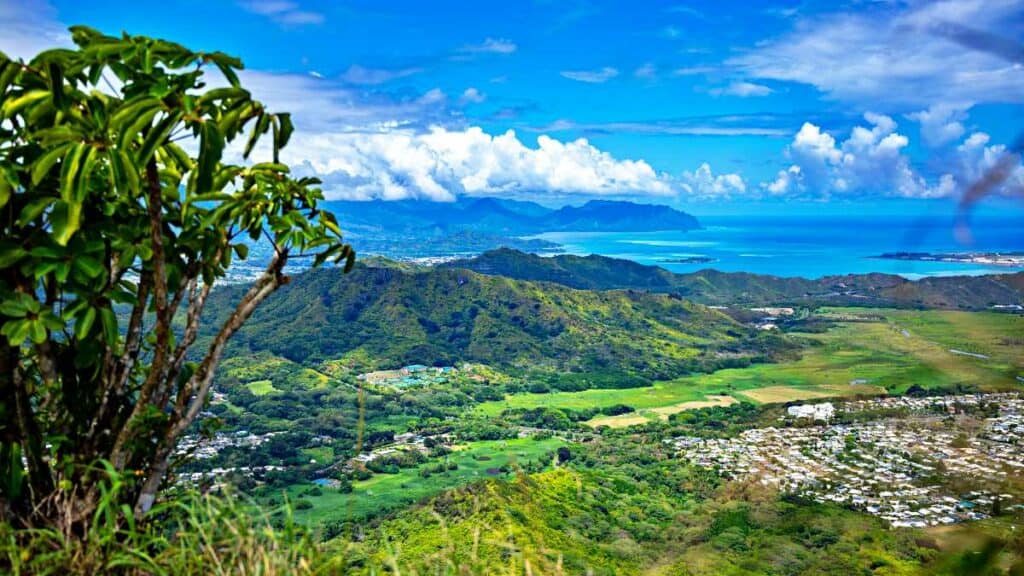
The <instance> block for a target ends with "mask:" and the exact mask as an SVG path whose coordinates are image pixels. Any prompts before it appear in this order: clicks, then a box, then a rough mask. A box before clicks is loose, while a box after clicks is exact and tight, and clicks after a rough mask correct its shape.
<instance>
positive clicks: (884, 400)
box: [839, 392, 1024, 417]
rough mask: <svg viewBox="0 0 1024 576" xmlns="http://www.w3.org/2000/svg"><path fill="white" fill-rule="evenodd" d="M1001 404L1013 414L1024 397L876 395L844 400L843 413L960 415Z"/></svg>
mask: <svg viewBox="0 0 1024 576" xmlns="http://www.w3.org/2000/svg"><path fill="white" fill-rule="evenodd" d="M993 405H994V406H998V407H999V411H1000V413H1001V414H1003V415H1005V416H1006V417H1011V416H1012V415H1014V414H1019V413H1021V412H1022V411H1024V398H1022V397H1021V395H1020V394H1019V393H1017V392H1005V393H996V394H956V395H950V396H925V397H914V396H876V397H873V398H866V399H863V400H851V401H848V402H843V403H842V404H841V405H840V407H839V411H840V412H846V413H857V412H865V411H872V410H906V411H907V412H910V413H936V412H945V413H949V414H956V413H960V412H966V411H971V410H975V409H978V408H980V407H982V406H993Z"/></svg>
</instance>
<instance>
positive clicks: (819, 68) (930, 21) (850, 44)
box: [727, 0, 1024, 109]
mask: <svg viewBox="0 0 1024 576" xmlns="http://www.w3.org/2000/svg"><path fill="white" fill-rule="evenodd" d="M895 6H899V7H906V6H909V7H906V8H894V7H895ZM1022 6H1024V5H1022V4H1021V3H1020V1H1019V0H944V1H940V2H908V3H899V4H897V3H884V4H883V3H879V4H876V5H875V7H873V8H871V9H869V10H868V11H867V12H863V13H859V14H846V13H842V14H831V15H825V16H820V17H813V18H810V19H803V20H800V21H798V22H797V24H796V25H795V27H794V28H793V30H792V32H789V33H787V34H785V35H783V36H781V37H779V38H776V39H774V40H771V41H768V42H765V43H763V44H761V45H759V46H758V47H756V48H754V49H752V50H751V51H750V52H748V53H747V54H744V55H741V56H738V57H736V58H733V59H731V60H729V61H728V62H727V63H728V64H730V65H733V66H737V67H739V68H740V69H741V70H743V71H745V72H747V73H748V74H749V75H751V76H752V77H756V78H768V79H773V80H784V81H793V82H800V83H804V84H810V85H812V86H815V87H816V88H818V89H819V90H821V91H822V92H824V93H826V94H828V95H829V96H831V97H833V98H836V99H840V100H846V101H853V102H858V103H864V104H868V105H870V106H872V107H875V108H878V107H888V108H891V109H906V107H908V106H909V107H914V108H916V109H921V108H925V107H928V106H931V105H933V104H935V103H937V102H945V103H956V104H958V105H961V106H969V105H971V104H973V103H979V102H1001V101H1011V102H1020V101H1021V99H1022V95H1024V74H1022V73H1021V70H1020V68H1019V66H1015V65H1014V64H1012V63H1010V62H1008V61H1006V60H1004V59H1002V58H1000V57H998V56H996V55H993V54H990V53H988V52H984V51H978V50H972V49H970V48H967V47H965V46H963V45H961V44H959V43H957V42H956V41H954V40H953V39H952V38H951V37H950V34H943V33H942V31H943V30H944V29H945V28H948V27H949V26H950V23H958V24H959V23H970V26H971V27H972V28H975V29H979V30H988V31H996V32H997V33H1000V31H1002V33H1003V34H1004V35H1008V36H1010V37H1014V34H1013V33H1012V30H1011V31H1009V32H1007V31H1006V26H1007V24H1008V23H1011V22H1014V21H1019V16H1020V14H1021V11H1022Z"/></svg>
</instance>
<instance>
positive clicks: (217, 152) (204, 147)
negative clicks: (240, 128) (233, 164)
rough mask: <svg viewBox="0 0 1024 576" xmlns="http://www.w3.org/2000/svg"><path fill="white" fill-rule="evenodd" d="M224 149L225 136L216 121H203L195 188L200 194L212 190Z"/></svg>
mask: <svg viewBox="0 0 1024 576" xmlns="http://www.w3.org/2000/svg"><path fill="white" fill-rule="evenodd" d="M223 151H224V136H223V135H222V134H221V133H220V129H219V128H218V127H217V124H216V123H214V122H203V125H202V127H201V128H200V140H199V160H198V162H196V185H195V190H196V192H198V193H200V194H204V193H207V192H211V191H212V188H213V177H214V170H216V168H217V163H218V162H220V157H221V154H222V153H223Z"/></svg>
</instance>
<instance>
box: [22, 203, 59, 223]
mask: <svg viewBox="0 0 1024 576" xmlns="http://www.w3.org/2000/svg"><path fill="white" fill-rule="evenodd" d="M54 201H55V199H54V198H47V197H43V198H35V199H33V200H30V201H29V202H28V204H25V207H24V208H22V209H21V214H19V215H18V222H17V224H18V226H27V225H28V223H29V222H32V221H33V220H35V219H36V218H38V217H39V215H40V214H42V213H43V212H45V211H46V209H47V208H49V207H50V204H53V203H54Z"/></svg>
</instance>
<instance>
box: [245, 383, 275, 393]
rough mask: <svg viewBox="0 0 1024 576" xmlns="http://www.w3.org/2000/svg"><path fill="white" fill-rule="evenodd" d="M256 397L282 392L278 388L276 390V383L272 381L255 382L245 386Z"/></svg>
mask: <svg viewBox="0 0 1024 576" xmlns="http://www.w3.org/2000/svg"><path fill="white" fill-rule="evenodd" d="M245 387H246V388H248V389H249V392H252V393H253V394H254V395H256V396H266V395H267V394H271V393H273V392H280V390H278V389H277V388H274V383H273V382H272V381H270V380H254V381H252V382H249V383H248V384H246V385H245Z"/></svg>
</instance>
